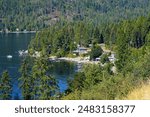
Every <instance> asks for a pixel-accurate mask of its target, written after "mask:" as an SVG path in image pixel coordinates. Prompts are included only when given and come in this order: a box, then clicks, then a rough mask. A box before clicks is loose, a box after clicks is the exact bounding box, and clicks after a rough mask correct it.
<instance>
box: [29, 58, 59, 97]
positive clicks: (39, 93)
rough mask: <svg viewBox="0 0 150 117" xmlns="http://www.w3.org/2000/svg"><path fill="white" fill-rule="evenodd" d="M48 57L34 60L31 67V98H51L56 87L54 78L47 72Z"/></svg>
mask: <svg viewBox="0 0 150 117" xmlns="http://www.w3.org/2000/svg"><path fill="white" fill-rule="evenodd" d="M48 66H49V65H48V59H47V58H44V57H41V58H38V59H36V60H35V63H34V66H33V67H32V77H33V80H34V83H33V99H42V100H46V99H51V98H52V96H54V95H55V93H56V91H57V89H58V87H57V83H56V80H55V78H53V77H51V76H50V75H49V73H48V70H49V67H48Z"/></svg>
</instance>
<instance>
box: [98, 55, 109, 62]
mask: <svg viewBox="0 0 150 117" xmlns="http://www.w3.org/2000/svg"><path fill="white" fill-rule="evenodd" d="M100 62H101V63H102V64H104V63H108V62H109V58H108V55H107V54H103V55H102V56H101V60H100Z"/></svg>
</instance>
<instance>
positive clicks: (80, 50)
mask: <svg viewBox="0 0 150 117" xmlns="http://www.w3.org/2000/svg"><path fill="white" fill-rule="evenodd" d="M73 53H75V54H78V55H81V54H87V53H88V49H87V48H85V47H78V48H77V50H75V51H73Z"/></svg>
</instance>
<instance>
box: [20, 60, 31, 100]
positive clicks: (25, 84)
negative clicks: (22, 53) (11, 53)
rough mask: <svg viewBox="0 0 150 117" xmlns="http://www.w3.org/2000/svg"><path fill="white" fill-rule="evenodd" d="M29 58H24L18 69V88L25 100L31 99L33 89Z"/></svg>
mask: <svg viewBox="0 0 150 117" xmlns="http://www.w3.org/2000/svg"><path fill="white" fill-rule="evenodd" d="M31 61H32V60H31V58H29V57H28V58H26V59H25V60H24V61H23V63H22V65H21V68H20V72H21V77H20V79H19V81H20V87H21V89H22V95H23V98H24V99H25V100H30V99H32V98H31V97H32V95H31V94H32V88H33V79H32V77H31Z"/></svg>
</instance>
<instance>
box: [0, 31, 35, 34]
mask: <svg viewBox="0 0 150 117" xmlns="http://www.w3.org/2000/svg"><path fill="white" fill-rule="evenodd" d="M36 32H37V31H19V32H17V31H12V32H3V31H0V33H4V34H12V33H13V34H27V33H36Z"/></svg>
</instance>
